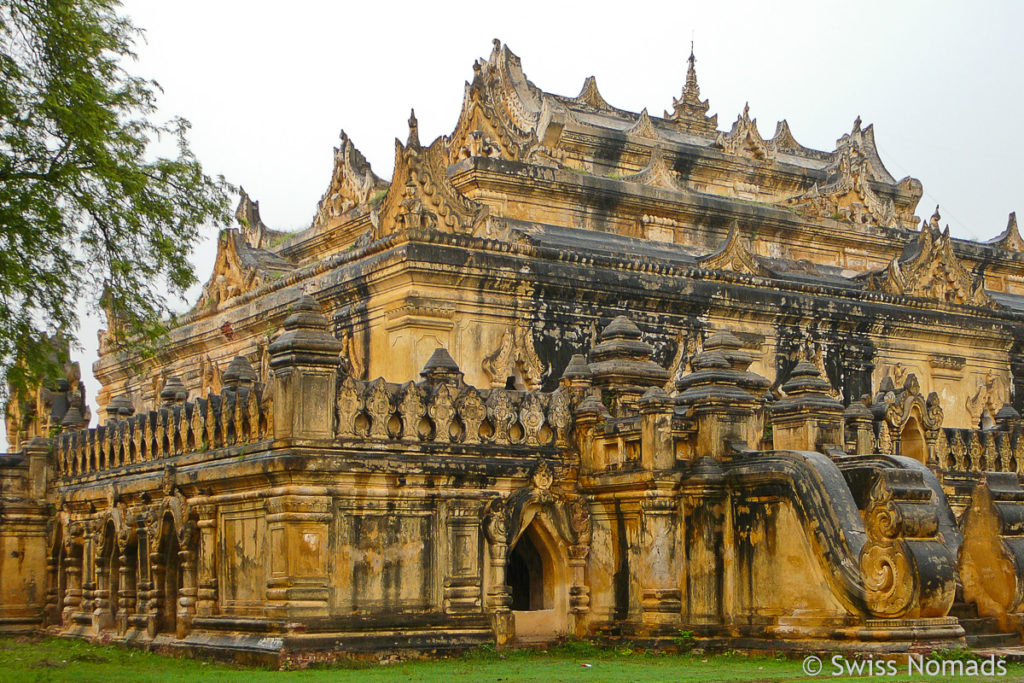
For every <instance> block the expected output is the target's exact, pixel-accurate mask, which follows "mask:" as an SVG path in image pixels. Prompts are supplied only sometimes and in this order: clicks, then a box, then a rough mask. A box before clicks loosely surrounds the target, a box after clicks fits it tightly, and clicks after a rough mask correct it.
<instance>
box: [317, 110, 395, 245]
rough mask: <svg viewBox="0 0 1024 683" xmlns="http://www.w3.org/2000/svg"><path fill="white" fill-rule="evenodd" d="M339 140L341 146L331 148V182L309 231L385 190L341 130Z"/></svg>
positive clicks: (381, 182) (321, 199)
mask: <svg viewBox="0 0 1024 683" xmlns="http://www.w3.org/2000/svg"><path fill="white" fill-rule="evenodd" d="M340 139H341V145H340V146H339V147H335V148H334V170H333V171H332V172H331V182H330V184H329V185H328V186H327V191H326V192H324V194H323V196H322V197H321V198H320V202H319V203H318V204H317V207H316V215H315V216H314V217H313V227H319V226H322V225H325V224H327V223H328V222H330V221H331V220H332V219H334V218H338V217H339V216H341V215H343V214H345V213H347V212H349V211H351V210H352V209H353V208H355V207H357V206H360V205H365V204H367V203H369V202H370V200H371V199H373V197H374V195H376V194H377V193H378V192H381V191H383V190H386V189H387V187H388V183H387V181H385V180H382V179H381V178H379V177H377V174H375V173H374V172H373V169H372V168H370V163H369V162H368V161H367V160H366V157H364V156H363V155H362V153H361V152H360V151H359V150H358V149H356V146H355V145H354V144H352V140H351V138H349V136H348V135H347V134H346V133H345V131H344V130H342V131H341V135H340Z"/></svg>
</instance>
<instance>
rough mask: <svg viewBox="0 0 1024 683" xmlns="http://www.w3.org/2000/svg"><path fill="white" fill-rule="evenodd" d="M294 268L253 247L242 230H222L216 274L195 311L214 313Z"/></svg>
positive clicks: (283, 260) (218, 243) (211, 278)
mask: <svg viewBox="0 0 1024 683" xmlns="http://www.w3.org/2000/svg"><path fill="white" fill-rule="evenodd" d="M294 269H295V266H294V265H293V264H292V263H290V262H289V261H287V260H285V259H284V258H282V257H280V256H278V255H277V254H274V253H272V252H269V251H266V250H264V249H257V248H255V247H252V246H250V245H249V244H248V243H247V242H246V241H245V239H244V238H243V237H242V235H241V233H239V231H238V230H222V231H221V233H220V238H219V239H218V240H217V258H216V260H215V261H214V264H213V273H212V274H211V275H210V279H209V280H208V281H207V282H206V284H205V285H203V293H202V295H201V296H200V298H199V302H198V303H197V304H196V307H195V309H194V310H196V311H199V312H200V313H206V312H209V313H212V312H213V311H215V310H216V309H217V308H218V307H220V306H221V305H223V304H224V303H226V302H227V301H229V300H230V299H233V298H235V297H237V296H239V295H241V294H244V293H245V292H248V291H249V290H251V289H255V288H257V287H259V286H260V285H262V284H263V283H264V282H267V281H270V280H275V279H277V278H278V277H281V276H282V275H286V274H288V273H291V272H293V271H294Z"/></svg>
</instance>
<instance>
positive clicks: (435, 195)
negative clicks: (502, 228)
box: [370, 112, 488, 239]
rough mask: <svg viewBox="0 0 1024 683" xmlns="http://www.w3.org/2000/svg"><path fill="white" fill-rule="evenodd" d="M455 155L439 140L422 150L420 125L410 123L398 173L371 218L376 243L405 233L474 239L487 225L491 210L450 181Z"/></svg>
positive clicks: (397, 148) (399, 155) (399, 152)
mask: <svg viewBox="0 0 1024 683" xmlns="http://www.w3.org/2000/svg"><path fill="white" fill-rule="evenodd" d="M449 155H450V150H449V147H448V142H447V139H446V138H444V137H439V138H437V139H436V140H434V142H433V143H431V145H430V146H429V147H423V146H421V145H420V140H419V123H418V122H417V121H416V114H415V112H413V113H412V114H411V115H410V117H409V139H408V140H407V142H406V144H405V145H403V144H402V143H401V142H400V141H398V140H395V173H394V176H393V177H392V179H391V186H390V187H389V188H388V191H387V194H386V195H385V196H384V199H383V201H381V203H380V205H379V206H378V207H377V208H376V209H375V210H374V211H373V212H372V213H371V214H370V219H371V222H372V223H373V226H374V233H373V234H374V238H375V239H377V238H380V237H384V236H386V235H389V234H391V233H394V232H398V231H401V230H415V229H421V230H440V231H443V232H457V233H473V232H474V231H475V229H476V228H477V227H478V226H479V225H480V224H481V223H482V222H483V221H484V220H485V219H486V217H487V213H488V211H487V207H486V206H485V205H483V204H480V203H479V202H476V201H473V200H472V199H469V198H468V197H466V196H465V195H464V194H462V193H461V192H460V191H459V190H457V189H456V188H455V186H453V185H452V184H451V181H449V180H448V173H447V168H448V158H449Z"/></svg>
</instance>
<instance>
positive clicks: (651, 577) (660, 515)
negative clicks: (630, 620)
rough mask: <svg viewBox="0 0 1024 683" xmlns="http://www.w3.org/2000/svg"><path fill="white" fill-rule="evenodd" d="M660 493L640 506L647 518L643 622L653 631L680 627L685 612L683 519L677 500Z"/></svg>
mask: <svg viewBox="0 0 1024 683" xmlns="http://www.w3.org/2000/svg"><path fill="white" fill-rule="evenodd" d="M665 493H667V492H658V494H656V496H655V497H651V498H645V499H644V500H643V501H642V502H641V504H640V510H641V512H642V514H643V517H642V520H643V539H644V544H643V550H642V567H641V572H642V573H641V577H640V579H641V585H642V586H643V592H642V594H641V605H642V607H643V617H642V619H643V622H644V625H645V626H647V627H648V628H649V629H651V630H652V631H668V630H671V628H672V627H674V626H676V625H678V623H679V619H680V615H681V612H682V592H681V591H680V589H679V557H678V552H679V542H678V540H677V539H678V536H679V523H678V520H679V516H678V503H677V500H676V498H674V497H672V496H670V495H665Z"/></svg>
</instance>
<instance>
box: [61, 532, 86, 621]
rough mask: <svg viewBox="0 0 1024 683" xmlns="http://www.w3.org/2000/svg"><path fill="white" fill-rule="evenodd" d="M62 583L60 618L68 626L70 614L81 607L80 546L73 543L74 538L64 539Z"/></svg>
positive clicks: (70, 618)
mask: <svg viewBox="0 0 1024 683" xmlns="http://www.w3.org/2000/svg"><path fill="white" fill-rule="evenodd" d="M76 545H77V546H78V548H77V550H76V548H75V546H76ZM64 585H65V589H64V610H63V612H62V615H61V620H62V621H63V623H64V625H65V626H68V625H70V624H71V620H72V616H73V615H74V614H75V613H76V612H78V610H79V609H81V607H82V546H81V545H80V544H77V543H75V541H74V539H65V541H64Z"/></svg>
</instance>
